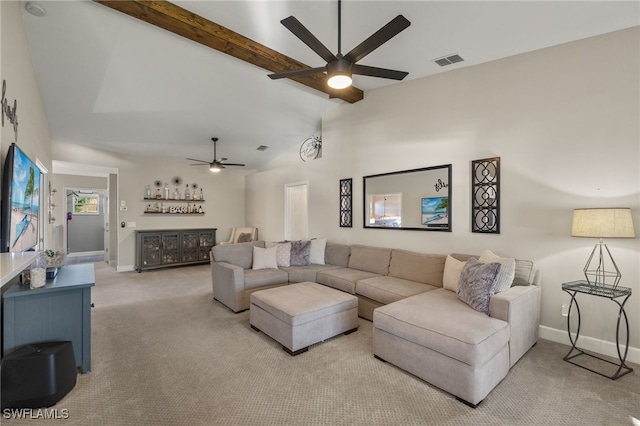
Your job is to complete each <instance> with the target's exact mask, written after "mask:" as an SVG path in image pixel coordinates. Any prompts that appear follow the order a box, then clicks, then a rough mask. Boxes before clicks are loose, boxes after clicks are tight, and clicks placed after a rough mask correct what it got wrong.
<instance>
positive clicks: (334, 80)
mask: <svg viewBox="0 0 640 426" xmlns="http://www.w3.org/2000/svg"><path fill="white" fill-rule="evenodd" d="M351 83H352V80H351V77H350V76H348V75H344V74H336V75H332V76H331V77H329V80H328V81H327V84H328V85H329V87H331V88H333V89H346V88H347V87H349V86H351Z"/></svg>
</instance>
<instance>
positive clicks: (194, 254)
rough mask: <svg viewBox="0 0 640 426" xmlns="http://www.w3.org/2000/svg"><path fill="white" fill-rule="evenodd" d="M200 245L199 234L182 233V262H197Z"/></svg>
mask: <svg viewBox="0 0 640 426" xmlns="http://www.w3.org/2000/svg"><path fill="white" fill-rule="evenodd" d="M199 245H200V242H199V238H198V232H197V231H196V232H183V233H182V261H183V262H195V261H197V260H199V259H198V247H199Z"/></svg>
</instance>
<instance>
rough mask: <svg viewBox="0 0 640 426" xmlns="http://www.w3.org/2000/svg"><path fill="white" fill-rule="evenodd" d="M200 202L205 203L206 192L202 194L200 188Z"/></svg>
mask: <svg viewBox="0 0 640 426" xmlns="http://www.w3.org/2000/svg"><path fill="white" fill-rule="evenodd" d="M200 201H204V192H202V188H200Z"/></svg>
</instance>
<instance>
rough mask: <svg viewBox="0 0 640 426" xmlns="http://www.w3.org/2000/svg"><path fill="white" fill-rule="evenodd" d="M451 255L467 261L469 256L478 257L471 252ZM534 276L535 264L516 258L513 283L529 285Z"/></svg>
mask: <svg viewBox="0 0 640 426" xmlns="http://www.w3.org/2000/svg"><path fill="white" fill-rule="evenodd" d="M451 256H452V257H454V258H456V259H458V260H462V261H465V262H466V261H467V260H469V259H471V258H476V259H477V258H478V256H474V255H471V254H463V253H452V254H451ZM535 278H536V266H535V264H534V263H533V262H532V261H530V260H521V259H516V272H515V277H514V278H513V284H512V286H515V285H531V284H533V282H534V281H535Z"/></svg>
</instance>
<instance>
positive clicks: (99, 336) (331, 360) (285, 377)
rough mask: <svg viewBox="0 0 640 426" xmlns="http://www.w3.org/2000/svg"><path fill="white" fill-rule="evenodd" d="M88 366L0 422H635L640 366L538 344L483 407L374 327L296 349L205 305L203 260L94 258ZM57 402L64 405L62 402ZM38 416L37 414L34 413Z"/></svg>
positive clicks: (207, 282) (363, 324)
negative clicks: (64, 390) (51, 400)
mask: <svg viewBox="0 0 640 426" xmlns="http://www.w3.org/2000/svg"><path fill="white" fill-rule="evenodd" d="M96 281H97V282H96V286H95V287H94V289H93V302H94V303H95V308H94V309H93V314H92V321H93V332H92V338H93V341H92V348H93V352H92V356H93V360H92V371H91V372H90V373H88V374H84V375H81V376H78V383H77V385H76V387H75V388H74V389H73V390H72V391H71V393H69V395H67V396H66V397H65V398H64V399H63V400H61V401H60V402H59V403H58V404H57V405H56V406H54V407H52V409H57V410H58V414H61V413H62V414H64V413H66V415H65V416H67V415H68V418H67V419H64V420H46V419H41V418H37V419H29V418H28V419H20V420H17V419H7V418H6V417H5V416H3V417H2V419H1V422H2V424H3V425H16V424H20V425H25V424H43V423H49V422H56V423H59V424H64V425H347V424H348V425H448V424H450V425H496V424H505V425H531V424H540V425H562V424H566V425H614V424H615V425H631V424H633V420H632V418H640V376H639V374H640V368H639V367H638V366H633V367H634V368H635V369H636V370H635V371H634V372H633V373H631V374H629V375H627V376H625V377H623V378H621V379H619V380H617V381H612V380H609V379H606V378H603V377H601V376H598V375H596V374H593V373H591V372H588V371H586V370H583V369H581V368H579V367H576V366H573V365H571V364H568V363H566V362H564V361H562V357H563V356H564V355H565V353H566V351H567V350H568V347H567V346H564V345H560V344H556V343H552V342H549V341H545V340H541V341H540V342H539V343H538V344H537V345H536V346H535V347H534V348H533V349H532V350H530V351H529V353H528V354H526V355H525V356H524V358H523V359H521V360H520V361H519V362H518V364H516V366H515V367H514V368H513V369H512V370H511V372H510V373H509V375H508V376H507V377H506V379H505V380H504V381H503V382H502V383H501V384H500V385H498V387H497V388H496V389H494V390H493V391H492V392H491V393H490V394H489V396H488V397H487V398H486V399H485V400H484V401H483V402H482V403H481V405H480V406H479V407H478V408H476V409H472V408H469V407H467V406H466V405H464V404H462V403H460V402H458V401H456V399H455V398H454V397H452V396H451V395H449V394H447V393H445V392H442V391H440V390H439V389H437V388H435V387H432V386H430V385H429V384H427V383H425V382H423V381H421V380H419V379H417V378H415V377H413V376H411V375H409V374H407V373H405V372H403V371H402V370H399V369H397V368H395V367H394V366H392V365H389V364H385V363H383V362H381V361H378V360H376V359H375V358H374V357H373V354H372V324H371V323H370V322H368V321H366V320H362V319H360V328H359V330H358V331H357V332H355V333H353V334H350V335H347V336H339V337H336V338H333V339H330V340H328V341H325V342H323V343H320V344H317V345H314V346H312V347H311V349H310V350H309V352H306V353H304V354H301V355H299V356H297V357H291V356H289V355H288V354H286V353H285V352H284V351H283V350H282V349H281V348H280V346H279V345H278V344H277V343H276V342H274V341H273V340H271V339H270V338H268V337H267V336H265V335H264V334H263V333H257V332H255V331H253V330H251V328H250V327H249V314H248V312H244V313H240V314H233V313H232V312H231V311H230V310H228V309H227V308H226V307H224V306H222V305H221V304H220V303H218V302H213V301H212V293H211V278H210V269H209V266H208V265H203V266H192V267H182V268H174V269H165V270H157V271H148V272H143V273H140V274H138V273H135V272H130V273H117V272H115V271H114V270H113V269H112V268H110V267H108V266H107V265H106V264H104V263H96ZM62 410H65V411H62ZM36 414H37V413H36Z"/></svg>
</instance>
